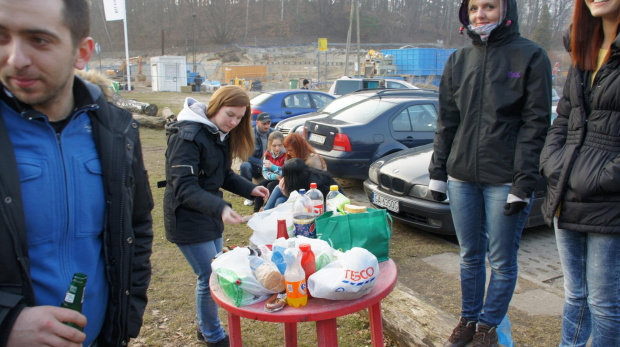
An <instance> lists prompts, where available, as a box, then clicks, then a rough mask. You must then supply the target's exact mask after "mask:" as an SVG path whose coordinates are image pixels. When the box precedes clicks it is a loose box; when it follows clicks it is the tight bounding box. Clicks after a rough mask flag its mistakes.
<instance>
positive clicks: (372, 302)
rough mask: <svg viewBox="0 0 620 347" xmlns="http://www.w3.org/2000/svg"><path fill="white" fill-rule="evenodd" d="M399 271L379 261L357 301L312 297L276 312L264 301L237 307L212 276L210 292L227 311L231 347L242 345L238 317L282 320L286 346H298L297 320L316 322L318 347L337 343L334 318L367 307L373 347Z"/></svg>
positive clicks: (380, 342) (380, 335)
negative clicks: (370, 285)
mask: <svg viewBox="0 0 620 347" xmlns="http://www.w3.org/2000/svg"><path fill="white" fill-rule="evenodd" d="M397 275H398V270H397V269H396V264H394V261H392V259H389V260H386V261H384V262H381V263H379V276H378V278H377V280H376V281H375V286H374V288H373V289H372V290H371V291H370V293H368V294H366V295H364V296H363V297H361V298H359V299H356V300H338V301H334V300H326V299H317V298H311V299H310V300H308V304H307V305H306V306H304V307H301V308H294V307H289V306H286V307H285V308H284V309H282V310H280V311H277V312H266V311H265V308H264V307H265V302H264V301H262V302H258V303H255V304H252V305H247V306H241V307H236V306H235V305H234V304H233V303H232V302H230V300H228V298H226V295H225V294H224V292H223V291H222V289H221V287H220V286H219V284H218V283H217V279H216V276H211V279H210V287H211V295H212V296H213V299H214V300H215V302H217V304H218V305H219V306H220V307H221V308H223V309H224V310H226V311H227V312H228V329H229V337H230V346H231V347H241V346H242V344H241V322H240V317H243V318H249V319H254V320H259V321H264V322H275V323H284V336H285V341H286V346H292V347H295V346H297V323H298V322H309V321H316V334H317V338H318V345H319V346H326V347H327V346H330V347H331V346H338V331H337V330H336V328H337V326H336V318H337V317H341V316H345V315H348V314H351V313H355V312H358V311H361V310H363V309H365V308H368V316H369V318H370V336H371V340H372V345H373V347H378V346H383V322H382V321H381V300H382V299H383V298H385V297H386V296H387V295H388V294H390V292H391V291H392V289H394V286H396V277H397Z"/></svg>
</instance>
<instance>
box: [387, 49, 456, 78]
mask: <svg viewBox="0 0 620 347" xmlns="http://www.w3.org/2000/svg"><path fill="white" fill-rule="evenodd" d="M454 51H456V49H452V48H450V49H443V48H404V49H383V50H381V53H383V55H384V56H385V55H387V54H389V55H391V56H393V57H394V65H396V67H397V70H396V73H397V74H399V75H414V76H432V75H435V76H441V74H442V73H443V67H444V65H446V61H447V60H448V57H450V55H451V54H452V53H454Z"/></svg>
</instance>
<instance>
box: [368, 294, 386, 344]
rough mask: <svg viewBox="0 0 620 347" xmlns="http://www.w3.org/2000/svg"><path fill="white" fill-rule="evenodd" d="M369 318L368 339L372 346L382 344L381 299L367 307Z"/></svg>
mask: <svg viewBox="0 0 620 347" xmlns="http://www.w3.org/2000/svg"><path fill="white" fill-rule="evenodd" d="M368 319H369V320H370V339H371V342H372V346H373V347H382V346H383V321H382V319H381V301H379V302H378V303H376V304H374V305H371V306H370V307H368Z"/></svg>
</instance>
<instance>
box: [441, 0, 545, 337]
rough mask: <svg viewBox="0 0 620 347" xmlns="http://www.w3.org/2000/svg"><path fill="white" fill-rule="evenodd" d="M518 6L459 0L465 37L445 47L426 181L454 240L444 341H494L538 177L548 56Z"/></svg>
mask: <svg viewBox="0 0 620 347" xmlns="http://www.w3.org/2000/svg"><path fill="white" fill-rule="evenodd" d="M517 13H518V11H517V1H516V0H463V1H462V3H461V7H460V11H459V19H460V21H461V23H462V24H463V28H466V30H467V34H468V36H469V37H470V38H471V39H472V44H471V45H469V46H466V47H464V48H461V49H459V50H457V51H456V52H454V53H453V54H452V55H451V56H450V58H449V59H448V61H447V63H446V65H445V67H444V71H443V75H442V76H441V83H440V86H439V117H438V121H437V130H436V132H435V139H434V146H433V148H434V151H433V156H432V159H431V163H430V166H429V173H430V178H431V181H430V183H429V189H430V190H431V194H432V196H433V199H435V200H438V201H443V200H445V199H446V197H447V196H446V195H449V198H450V212H451V214H452V219H453V220H454V226H455V229H456V235H457V238H458V240H459V246H460V248H461V252H460V255H461V263H460V268H461V318H460V320H459V323H458V325H457V326H456V327H455V328H454V330H453V332H452V334H451V336H450V337H449V338H448V341H446V342H445V344H444V347H463V346H465V345H467V344H468V343H469V342H470V341H472V340H473V341H474V344H473V346H475V347H483V346H491V347H493V346H497V345H498V334H497V330H496V328H497V326H499V324H500V323H501V321H502V320H503V319H504V317H505V316H506V312H507V311H508V306H509V304H510V300H511V299H512V295H513V293H514V289H515V285H516V282H517V277H518V262H517V254H518V250H519V243H520V241H521V232H522V230H523V226H524V225H525V221H526V218H527V215H528V213H529V209H530V206H531V203H530V201H531V197H532V193H533V191H534V187H535V186H536V182H537V181H538V179H539V178H540V174H539V172H538V171H539V167H538V164H539V154H540V152H541V150H542V147H543V145H544V142H545V136H546V134H547V131H548V129H549V125H550V115H551V63H550V62H549V58H548V57H547V54H546V53H545V51H544V49H542V48H541V47H540V46H539V45H537V44H536V43H534V42H532V41H530V40H528V39H526V38H524V37H522V36H521V35H520V34H519V24H518V15H517ZM446 193H447V194H446ZM487 250H488V260H489V264H490V267H491V278H490V280H489V281H488V285H487V281H486V271H487V270H486V267H485V260H486V258H487Z"/></svg>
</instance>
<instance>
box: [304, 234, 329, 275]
mask: <svg viewBox="0 0 620 347" xmlns="http://www.w3.org/2000/svg"><path fill="white" fill-rule="evenodd" d="M302 243H309V244H310V249H312V253H314V262H315V263H316V271H319V270H321V269H322V268H323V267H324V266H326V265H327V264H329V263H331V262H332V258H333V255H334V251H335V250H334V249H333V248H331V247H330V246H329V243H327V241H325V240H321V239H311V238H308V237H305V236H301V235H300V236H297V237H296V238H295V246H297V248H299V245H301V244H302Z"/></svg>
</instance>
